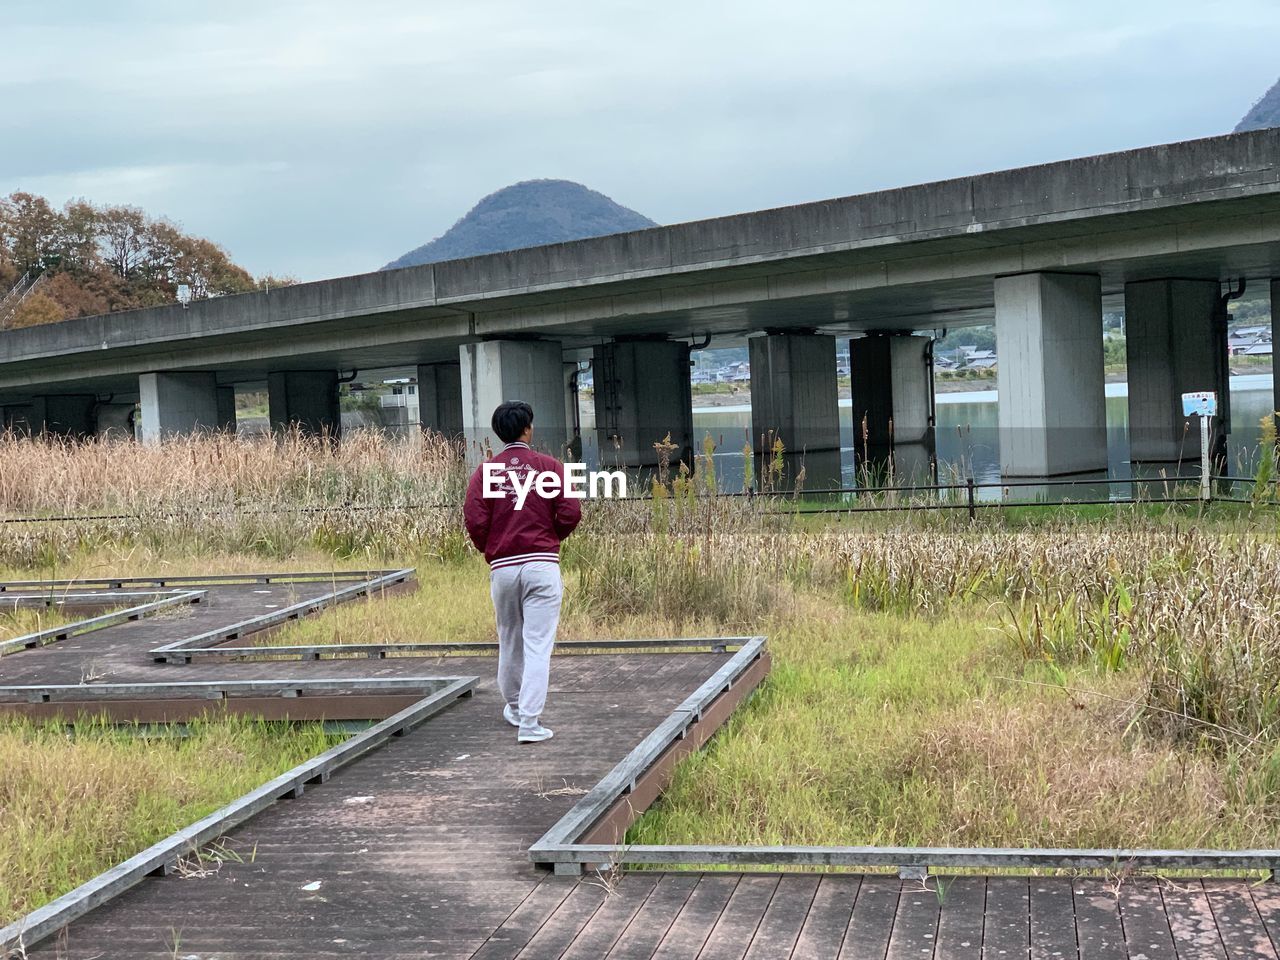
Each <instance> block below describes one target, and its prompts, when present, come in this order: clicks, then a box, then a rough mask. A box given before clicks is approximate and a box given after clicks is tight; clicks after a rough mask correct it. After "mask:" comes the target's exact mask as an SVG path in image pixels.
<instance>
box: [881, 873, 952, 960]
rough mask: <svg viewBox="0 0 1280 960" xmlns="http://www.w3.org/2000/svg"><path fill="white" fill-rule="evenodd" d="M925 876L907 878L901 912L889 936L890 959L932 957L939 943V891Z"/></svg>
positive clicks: (900, 907)
mask: <svg viewBox="0 0 1280 960" xmlns="http://www.w3.org/2000/svg"><path fill="white" fill-rule="evenodd" d="M927 884H928V881H925V880H907V881H904V882H903V884H902V892H901V893H900V894H899V895H898V915H897V917H895V918H894V921H893V932H892V933H891V934H890V936H889V950H888V952H887V953H886V957H887V958H888V960H919V958H920V957H926V958H928V957H932V956H933V952H934V949H935V947H936V946H937V936H938V916H939V913H940V911H941V904H940V903H939V902H938V891H937V889H936V888H934V887H932V886H928V885H927Z"/></svg>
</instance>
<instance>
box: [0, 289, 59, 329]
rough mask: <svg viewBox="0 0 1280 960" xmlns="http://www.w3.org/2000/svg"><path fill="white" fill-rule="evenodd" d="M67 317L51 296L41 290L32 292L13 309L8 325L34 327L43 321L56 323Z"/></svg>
mask: <svg viewBox="0 0 1280 960" xmlns="http://www.w3.org/2000/svg"><path fill="white" fill-rule="evenodd" d="M66 318H67V314H66V312H65V311H64V310H63V309H62V307H61V306H59V305H58V302H57V301H56V300H54V299H53V298H52V297H47V296H45V295H44V293H42V292H38V291H37V292H34V293H32V294H31V296H29V297H27V298H26V299H25V300H23V301H22V303H20V304H18V309H17V310H15V311H13V316H12V317H10V319H9V326H10V327H34V326H38V325H40V324H43V323H57V322H59V321H60V320H65V319H66Z"/></svg>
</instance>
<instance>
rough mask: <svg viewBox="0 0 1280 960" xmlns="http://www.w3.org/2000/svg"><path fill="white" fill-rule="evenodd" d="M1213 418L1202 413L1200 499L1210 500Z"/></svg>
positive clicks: (1206, 501)
mask: <svg viewBox="0 0 1280 960" xmlns="http://www.w3.org/2000/svg"><path fill="white" fill-rule="evenodd" d="M1210 419H1211V418H1209V417H1207V416H1205V415H1204V414H1203V413H1202V414H1201V415H1200V499H1201V500H1203V501H1204V502H1205V503H1208V502H1209V498H1210V495H1211V494H1210V489H1211V488H1210V485H1209V421H1210Z"/></svg>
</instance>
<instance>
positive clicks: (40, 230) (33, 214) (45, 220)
mask: <svg viewBox="0 0 1280 960" xmlns="http://www.w3.org/2000/svg"><path fill="white" fill-rule="evenodd" d="M0 221H4V224H5V225H4V228H3V229H0V237H3V239H4V240H5V242H6V245H7V251H6V252H7V256H8V259H9V261H10V262H11V263H13V265H14V266H16V267H17V268H18V270H19V271H20V272H21V271H26V270H30V269H32V268H33V267H41V266H43V265H44V261H45V259H46V258H47V257H51V256H56V254H57V250H58V236H59V233H60V232H61V229H62V218H61V217H60V216H59V215H58V212H57V211H56V210H54V209H53V207H51V206H49V201H48V200H46V199H45V198H44V197H37V196H36V195H35V194H31V193H21V192H19V193H11V194H9V196H8V197H7V198H5V199H4V200H2V201H0Z"/></svg>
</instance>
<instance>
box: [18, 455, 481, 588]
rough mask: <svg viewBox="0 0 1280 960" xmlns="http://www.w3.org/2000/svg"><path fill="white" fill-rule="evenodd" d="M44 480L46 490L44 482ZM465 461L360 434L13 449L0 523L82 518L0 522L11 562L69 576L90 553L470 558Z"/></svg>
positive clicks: (365, 559) (374, 559) (373, 560)
mask: <svg viewBox="0 0 1280 960" xmlns="http://www.w3.org/2000/svg"><path fill="white" fill-rule="evenodd" d="M36 478H38V480H37V479H36ZM464 480H465V476H464V474H463V471H462V467H461V462H460V460H459V458H458V453H457V450H456V449H455V448H454V447H453V446H452V445H450V444H449V443H447V442H445V441H444V440H442V439H439V438H435V439H433V438H431V437H429V436H421V437H414V438H411V439H388V438H386V437H384V436H383V435H381V434H379V433H377V432H373V431H367V432H357V433H353V434H352V435H351V436H350V437H348V438H346V439H344V441H343V442H342V443H341V444H338V445H332V444H328V443H325V442H324V441H321V440H318V439H314V438H308V437H303V436H300V435H297V434H293V435H289V436H285V437H283V438H271V437H263V438H259V439H256V440H254V439H244V440H238V439H234V438H230V437H220V436H209V437H190V438H181V439H174V440H171V441H168V442H166V443H164V444H161V445H156V446H143V445H141V444H136V443H133V442H130V441H123V440H95V441H90V442H87V443H80V444H73V443H64V442H59V441H56V440H50V441H45V440H29V439H24V438H18V437H14V436H12V435H6V436H3V437H0V511H3V514H4V515H5V516H8V517H15V516H20V517H26V518H30V517H68V516H70V517H80V518H84V519H78V520H75V521H74V522H65V521H64V522H58V523H25V522H24V523H4V524H0V563H2V564H9V565H14V566H22V567H28V568H34V569H38V570H46V571H49V570H56V569H58V568H60V567H62V566H64V565H66V564H67V563H70V562H72V561H73V560H74V558H76V557H77V556H78V555H80V554H84V553H86V552H87V553H94V552H99V551H103V550H106V549H112V548H114V549H117V550H122V551H128V550H132V549H143V550H152V551H157V552H158V551H163V552H165V553H167V554H170V555H174V554H183V555H189V556H190V555H202V554H207V553H214V554H217V553H235V554H250V555H252V556H257V557H263V558H283V557H288V556H290V555H292V554H294V553H297V552H299V551H305V550H308V549H312V548H314V549H320V550H323V551H325V552H326V553H329V554H331V555H333V556H336V557H341V558H358V559H361V560H362V561H363V562H367V563H376V562H379V561H381V560H384V559H385V558H386V557H389V556H392V555H404V554H415V553H424V552H441V551H456V550H459V549H462V542H461V538H460V536H459V534H458V522H457V521H458V510H457V506H456V505H457V503H458V496H459V492H460V490H461V484H462V483H463V481H464Z"/></svg>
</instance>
